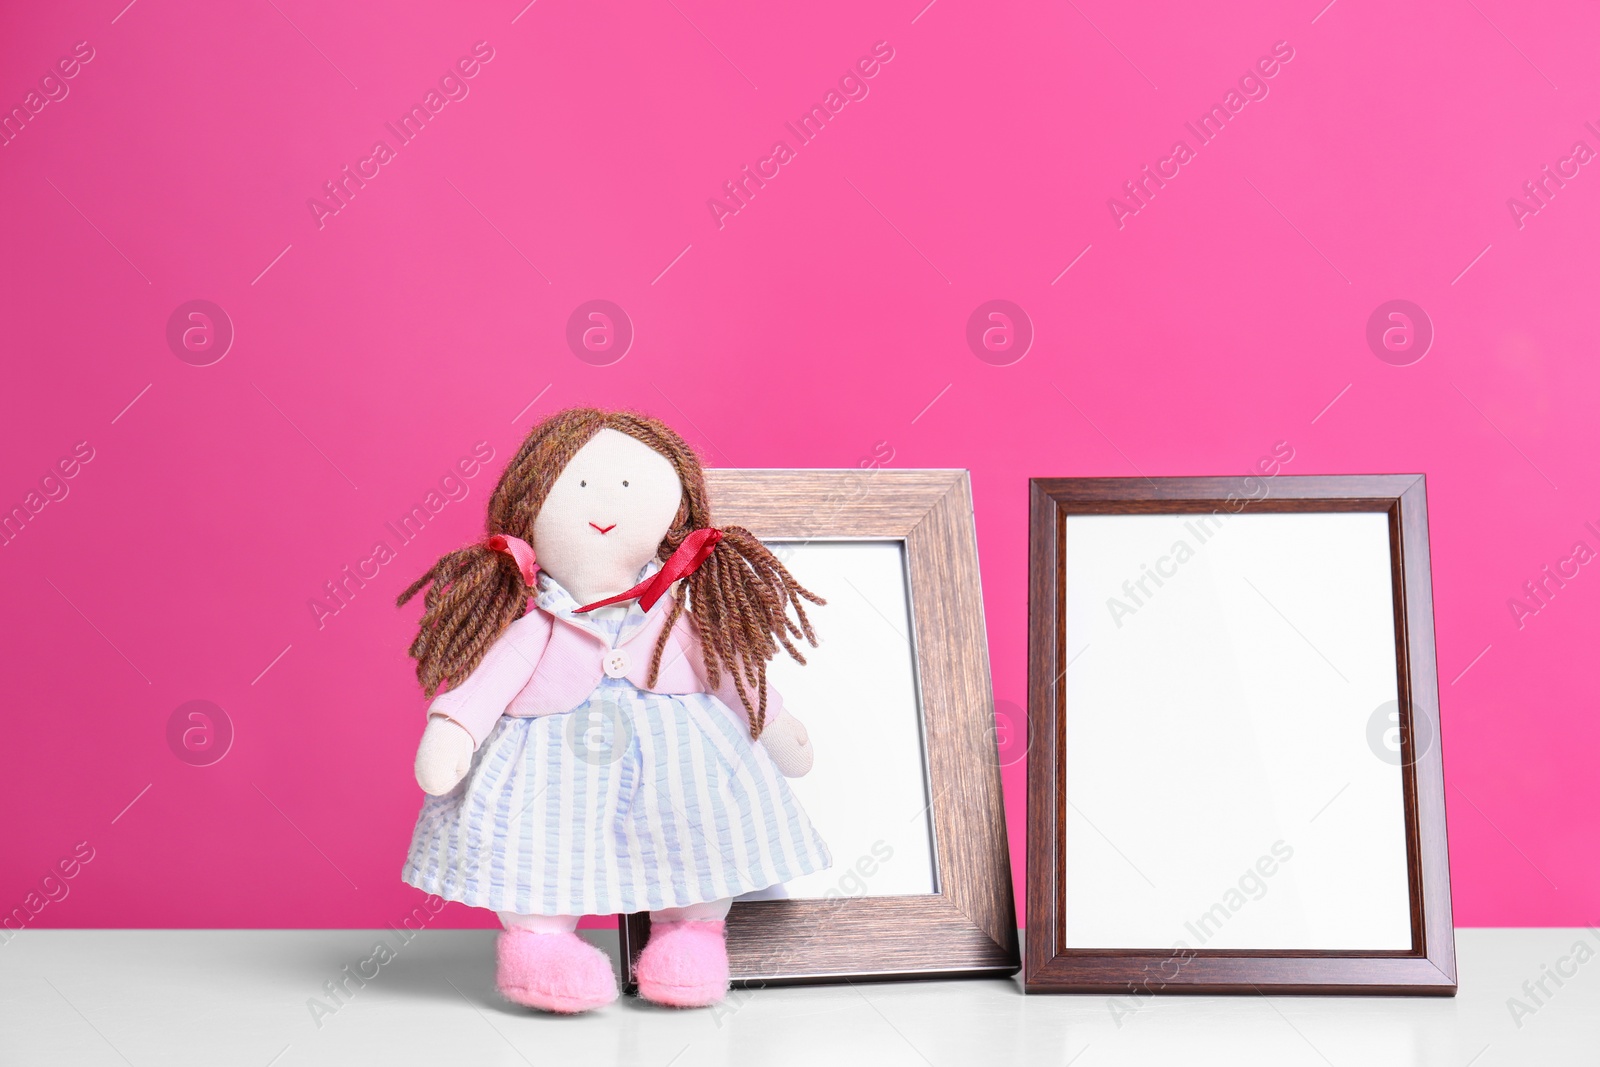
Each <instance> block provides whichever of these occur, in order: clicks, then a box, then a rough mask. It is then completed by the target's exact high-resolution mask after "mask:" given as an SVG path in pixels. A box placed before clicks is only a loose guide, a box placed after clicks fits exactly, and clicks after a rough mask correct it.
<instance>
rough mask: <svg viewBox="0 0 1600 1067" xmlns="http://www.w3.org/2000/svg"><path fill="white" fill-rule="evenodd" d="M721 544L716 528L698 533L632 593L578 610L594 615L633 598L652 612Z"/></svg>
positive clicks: (621, 593) (620, 594) (627, 590)
mask: <svg viewBox="0 0 1600 1067" xmlns="http://www.w3.org/2000/svg"><path fill="white" fill-rule="evenodd" d="M720 540H722V531H721V530H718V529H715V528H714V527H710V526H708V527H706V528H705V529H703V530H696V531H695V532H694V533H692V534H690V535H689V536H688V537H685V538H684V539H683V543H682V544H681V545H679V546H678V548H677V550H676V551H675V552H673V553H672V555H671V556H668V557H667V562H666V563H665V564H663V565H662V567H661V569H660V570H658V571H656V572H655V573H654V574H652V575H651V576H650V577H648V578H646V579H645V580H644V581H642V582H640V583H639V584H638V585H636V586H634V587H633V588H632V589H626V590H623V591H622V592H620V593H618V594H617V595H616V596H608V597H606V598H605V599H604V600H596V601H595V602H594V603H593V604H585V605H584V606H583V607H581V608H579V609H578V612H580V613H581V612H585V611H592V610H593V609H595V608H603V607H605V606H606V605H608V604H620V603H622V602H623V601H624V600H632V599H633V598H634V597H638V598H639V606H640V607H641V608H643V609H644V610H645V611H649V610H650V609H651V608H653V607H655V605H656V601H658V600H660V599H661V598H662V597H663V596H665V595H666V592H667V589H668V588H669V587H671V585H672V583H673V582H675V581H677V580H678V579H679V578H684V577H687V576H688V575H690V574H693V573H694V572H695V570H696V568H698V567H699V566H700V564H702V563H704V562H705V561H706V557H707V556H709V555H711V550H712V549H713V548H715V547H717V542H718V541H720Z"/></svg>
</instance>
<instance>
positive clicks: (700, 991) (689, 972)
mask: <svg viewBox="0 0 1600 1067" xmlns="http://www.w3.org/2000/svg"><path fill="white" fill-rule="evenodd" d="M732 903H733V901H732V900H731V899H730V900H709V901H706V902H705V903H703V904H691V905H689V906H688V907H684V908H665V909H662V910H660V911H653V912H651V913H650V941H649V943H648V944H646V945H645V947H644V951H643V952H641V953H640V954H639V963H638V965H637V966H636V968H635V971H636V973H637V975H638V979H639V995H640V996H642V997H644V998H645V999H646V1000H651V1001H654V1002H655V1003H657V1004H665V1005H668V1006H670V1007H674V1008H703V1007H705V1006H706V1005H708V1004H715V1003H717V1002H718V1001H720V1000H721V999H722V998H723V997H724V996H726V995H727V992H728V945H727V942H726V941H725V940H724V937H723V931H724V929H725V924H724V920H725V919H726V918H727V916H728V908H729V906H730V905H732Z"/></svg>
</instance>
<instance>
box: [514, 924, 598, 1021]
mask: <svg viewBox="0 0 1600 1067" xmlns="http://www.w3.org/2000/svg"><path fill="white" fill-rule="evenodd" d="M499 916H500V922H501V924H502V925H503V926H505V928H506V929H505V933H503V934H501V935H500V941H499V944H498V955H499V971H498V974H497V976H496V979H497V982H496V984H497V985H498V986H499V987H500V992H501V994H502V995H503V996H504V997H505V998H506V999H507V1000H511V1001H515V1002H516V1003H518V1004H524V1005H527V1006H528V1007H530V1008H539V1009H541V1010H543V1011H553V1012H560V1013H562V1014H573V1013H576V1012H581V1011H588V1010H590V1009H591V1008H598V1007H601V1006H603V1005H606V1004H610V1003H611V1002H612V1001H613V1000H615V999H617V977H616V974H615V973H614V972H613V971H612V969H611V957H609V956H607V955H606V954H605V953H604V952H601V951H600V950H599V949H597V948H595V947H594V946H593V945H591V944H589V943H588V942H587V941H585V940H583V938H581V937H579V936H578V934H577V928H578V917H577V916H576V915H518V914H516V913H514V912H509V911H502V912H500V913H499Z"/></svg>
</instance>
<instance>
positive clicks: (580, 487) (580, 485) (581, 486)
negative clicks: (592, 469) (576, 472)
mask: <svg viewBox="0 0 1600 1067" xmlns="http://www.w3.org/2000/svg"><path fill="white" fill-rule="evenodd" d="M588 484H589V483H588V482H579V483H578V488H579V489H582V488H583V487H584V486H586V485H588Z"/></svg>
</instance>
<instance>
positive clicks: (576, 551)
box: [533, 429, 683, 604]
mask: <svg viewBox="0 0 1600 1067" xmlns="http://www.w3.org/2000/svg"><path fill="white" fill-rule="evenodd" d="M682 498H683V485H682V483H681V482H679V480H678V473H677V471H676V470H674V469H673V466H672V463H671V461H669V460H668V459H667V458H666V457H665V456H663V455H662V454H661V453H659V452H657V451H656V450H655V449H653V448H651V447H650V446H649V445H647V444H645V443H644V442H642V441H639V440H637V439H635V438H632V437H629V436H628V435H627V434H625V433H621V432H620V431H617V430H610V429H607V430H601V431H600V432H599V433H597V434H595V435H594V437H592V438H591V439H590V440H589V442H588V443H587V444H585V445H584V446H583V447H582V448H581V449H579V450H578V454H577V455H575V456H573V457H572V460H571V462H569V463H568V464H567V466H566V469H565V470H563V471H562V472H561V474H560V475H559V476H558V477H557V478H556V481H555V484H554V485H553V486H551V487H550V494H549V495H548V496H547V497H545V501H544V506H543V507H542V508H540V509H539V515H538V517H537V518H535V519H534V522H533V551H534V555H536V556H537V557H538V559H539V566H540V567H541V568H543V569H544V570H547V571H549V572H550V576H551V577H553V578H554V579H555V580H556V581H558V582H560V583H561V585H562V587H563V588H565V589H566V590H567V591H568V592H569V593H571V594H572V595H573V596H574V597H576V598H577V600H578V602H579V603H580V604H583V603H589V602H591V601H594V600H599V599H602V598H604V597H607V596H610V595H612V594H613V593H620V592H621V591H622V590H624V589H627V588H628V587H629V586H631V585H633V584H634V582H635V581H636V580H637V578H638V574H639V570H640V568H642V567H643V566H644V565H645V564H646V563H648V562H649V561H650V560H651V559H654V558H655V554H656V549H657V548H659V547H660V545H661V539H662V538H663V537H665V536H666V534H667V530H668V529H670V528H671V526H672V520H673V518H674V517H675V516H676V515H677V513H678V505H679V503H680V502H681V500H682Z"/></svg>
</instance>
